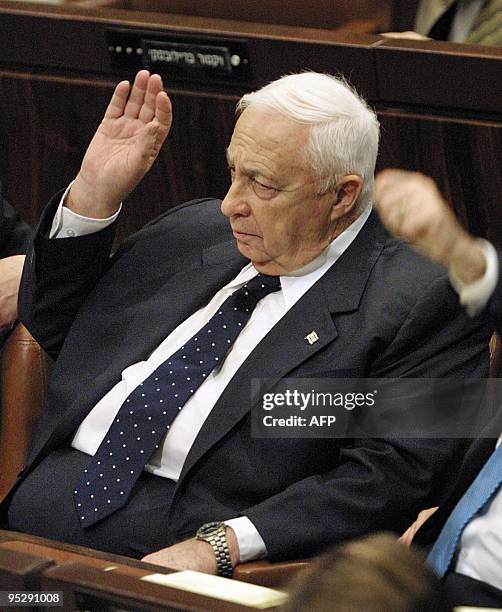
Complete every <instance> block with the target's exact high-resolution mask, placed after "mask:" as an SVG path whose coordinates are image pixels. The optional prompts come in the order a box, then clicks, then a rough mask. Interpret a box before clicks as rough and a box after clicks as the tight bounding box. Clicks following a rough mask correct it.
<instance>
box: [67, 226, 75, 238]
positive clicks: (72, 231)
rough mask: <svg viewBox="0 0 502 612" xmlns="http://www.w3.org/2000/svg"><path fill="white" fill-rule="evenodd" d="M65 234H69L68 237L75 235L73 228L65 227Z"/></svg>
mask: <svg viewBox="0 0 502 612" xmlns="http://www.w3.org/2000/svg"><path fill="white" fill-rule="evenodd" d="M66 235H67V236H69V237H70V238H73V237H74V236H75V230H72V229H71V228H70V229H67V230H66Z"/></svg>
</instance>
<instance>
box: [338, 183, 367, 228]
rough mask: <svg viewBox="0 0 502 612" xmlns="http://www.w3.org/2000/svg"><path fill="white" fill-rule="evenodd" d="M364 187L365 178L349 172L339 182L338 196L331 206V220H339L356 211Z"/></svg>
mask: <svg viewBox="0 0 502 612" xmlns="http://www.w3.org/2000/svg"><path fill="white" fill-rule="evenodd" d="M362 189H363V179H362V177H361V176H359V175H358V174H347V175H345V176H344V177H343V178H342V179H341V180H340V181H339V183H338V185H337V189H336V192H335V193H334V194H333V195H335V196H336V197H335V198H334V199H333V204H332V207H331V220H332V221H339V220H340V219H342V218H346V217H348V216H350V214H351V213H353V212H354V209H355V207H356V204H357V201H358V199H359V196H360V195H361V191H362Z"/></svg>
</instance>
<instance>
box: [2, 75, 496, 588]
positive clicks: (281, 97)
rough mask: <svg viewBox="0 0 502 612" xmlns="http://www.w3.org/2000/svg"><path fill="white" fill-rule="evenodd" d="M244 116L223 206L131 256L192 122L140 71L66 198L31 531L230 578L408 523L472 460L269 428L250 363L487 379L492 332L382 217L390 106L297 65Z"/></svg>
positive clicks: (19, 511)
mask: <svg viewBox="0 0 502 612" xmlns="http://www.w3.org/2000/svg"><path fill="white" fill-rule="evenodd" d="M238 111H239V118H238V121H237V124H236V127H235V130H234V133H233V136H232V139H231V142H230V145H229V147H228V151H227V157H228V164H229V168H230V174H231V179H232V184H231V187H230V189H229V191H228V193H227V195H226V197H225V199H224V200H223V202H219V201H215V200H212V199H203V200H196V201H193V202H189V203H187V204H184V205H182V206H180V207H178V208H176V209H173V210H170V211H168V212H167V213H165V214H164V215H163V216H161V217H160V218H159V219H157V220H155V221H153V222H152V223H150V224H148V225H147V226H146V227H145V228H143V229H142V230H141V231H140V232H138V233H137V234H136V235H135V236H132V237H131V238H129V239H128V240H126V241H125V242H124V244H122V245H121V247H120V248H119V249H118V250H117V252H116V253H115V254H114V255H113V256H112V257H111V258H109V252H110V248H111V245H112V240H113V235H114V226H115V217H116V215H117V209H118V208H119V206H120V203H121V201H123V200H124V199H125V198H126V196H127V194H128V193H129V192H130V191H131V189H133V188H134V186H135V185H136V184H137V182H138V181H139V180H140V179H141V178H142V176H143V175H144V173H145V172H146V171H147V170H148V169H149V167H150V166H151V164H152V163H153V161H154V159H155V157H156V155H157V154H158V151H159V149H160V147H161V145H162V142H163V141H164V139H165V137H166V136H167V133H168V131H169V127H170V123H171V107H170V103H169V99H168V97H167V95H166V94H165V92H164V91H163V88H162V81H161V79H160V77H159V76H158V75H150V74H149V73H148V72H147V71H141V72H139V73H138V75H137V76H136V79H135V82H134V85H133V86H132V88H131V86H130V85H129V83H127V82H122V83H120V84H119V85H118V86H117V88H116V90H115V93H114V95H113V97H112V100H111V102H110V105H109V107H108V109H107V111H106V114H105V117H104V120H103V122H102V123H101V125H100V127H99V129H98V131H97V133H96V135H95V137H94V139H93V141H92V143H91V145H90V146H89V149H88V151H87V153H86V155H85V158H84V160H83V163H82V167H81V170H80V172H79V174H78V176H77V178H76V180H75V182H74V183H73V184H72V185H71V187H70V188H69V189H68V190H67V192H65V193H64V194H62V195H61V194H59V195H58V196H56V197H55V199H54V200H53V202H52V203H51V204H50V205H49V207H48V209H47V211H46V212H45V214H44V216H43V218H42V221H41V224H40V227H39V230H38V234H37V236H36V238H35V245H34V252H33V254H32V255H31V256H30V266H29V268H28V269H27V271H26V274H25V281H24V287H23V293H22V299H21V313H22V317H23V320H24V321H25V323H26V324H27V325H28V327H29V328H30V330H31V331H32V333H33V334H34V335H35V337H36V338H37V339H38V340H39V341H40V342H41V343H42V345H43V346H44V347H45V348H46V350H47V351H48V352H49V353H50V354H51V355H53V356H54V357H56V358H57V361H56V365H55V368H54V372H53V376H52V380H51V383H50V387H49V390H48V393H47V401H46V406H45V410H44V413H43V416H42V418H41V421H40V423H39V426H38V431H37V434H36V436H35V440H34V444H33V447H32V449H31V453H30V456H29V459H28V462H27V465H26V467H25V469H24V470H23V471H22V472H21V474H20V476H19V481H18V483H17V486H16V487H15V488H14V489H13V491H12V492H11V494H10V496H9V498H8V499H7V500H6V501H5V502H4V504H3V509H4V510H8V521H9V526H10V527H11V528H12V529H18V530H22V531H28V532H32V533H36V534H39V535H43V536H47V537H52V538H57V539H62V540H66V541H68V542H73V543H77V544H83V545H87V546H92V547H96V548H102V549H105V550H110V551H114V552H117V553H122V554H127V555H132V556H136V557H144V558H146V559H147V560H149V561H151V562H154V563H158V564H161V565H167V566H170V567H179V568H191V569H198V570H201V571H206V572H218V573H219V574H221V575H225V576H228V575H231V572H232V567H233V566H234V565H235V564H236V563H237V562H239V561H240V562H243V561H247V560H251V559H257V558H262V557H268V558H270V559H272V560H274V559H286V558H294V557H298V556H299V555H310V554H314V553H316V552H317V551H319V550H321V549H322V548H324V547H325V546H327V545H329V544H331V543H334V542H338V541H341V540H344V539H347V538H351V537H354V536H357V535H360V534H363V533H366V532H369V531H372V530H376V529H396V530H399V529H401V528H404V526H405V525H406V522H407V521H408V520H410V518H411V516H412V515H413V512H414V511H415V510H416V509H417V508H420V507H424V504H427V503H429V505H430V504H431V503H432V502H433V501H435V500H436V499H437V494H438V490H439V488H440V486H441V483H442V482H443V480H444V479H445V478H446V477H447V476H448V474H449V473H451V469H452V465H456V462H457V461H458V459H459V457H460V455H461V453H462V450H463V446H462V443H461V442H459V441H456V440H453V439H450V440H442V441H438V440H432V439H427V438H423V439H396V438H389V439H385V440H384V439H369V438H357V439H353V438H352V439H307V438H305V439H301V438H299V439H283V438H280V439H279V438H278V439H274V440H267V439H261V438H258V437H253V436H252V435H251V417H252V415H253V413H255V412H256V411H259V409H260V406H259V398H256V399H254V400H253V399H252V397H251V388H250V387H251V380H252V379H267V382H268V384H270V385H272V386H271V388H272V390H273V385H274V382H276V381H280V380H281V379H284V378H285V377H289V376H290V377H297V378H306V377H316V378H327V379H329V378H333V377H359V378H362V377H401V376H406V377H444V376H452V377H456V376H459V377H465V376H477V375H483V374H484V373H485V371H486V362H487V343H488V335H489V334H488V330H487V329H486V328H485V326H484V325H482V324H478V323H474V322H472V321H471V320H470V319H469V317H468V316H467V315H465V314H464V313H463V311H462V309H461V308H459V306H458V303H457V300H456V296H455V294H454V292H453V291H451V289H450V288H449V283H448V278H447V276H446V275H445V273H444V272H443V270H442V269H441V268H440V267H439V266H437V265H435V264H432V263H430V262H428V261H427V260H425V259H423V258H422V257H421V256H419V255H417V254H416V253H415V252H414V251H413V250H412V249H410V248H408V247H406V246H404V245H402V244H401V243H399V242H398V241H396V240H394V239H392V238H390V237H389V235H388V234H387V233H386V231H385V230H384V228H383V227H382V225H381V224H380V223H379V221H378V218H377V217H376V215H375V214H374V213H372V211H371V192H372V185H373V171H374V166H375V159H376V153H377V148H378V122H377V120H376V117H375V115H374V113H373V112H372V111H371V110H370V109H369V108H368V107H367V106H366V104H365V103H364V101H362V100H361V99H360V98H359V97H358V96H357V95H356V94H355V93H354V92H353V91H352V90H351V89H350V88H349V87H348V86H347V85H346V84H345V83H343V82H342V81H340V80H338V79H335V78H334V77H330V76H328V75H320V74H314V73H305V74H300V75H290V76H288V77H284V78H283V79H279V80H278V81H275V82H273V83H271V84H270V85H268V86H266V87H264V88H263V89H261V90H259V91H257V92H254V93H252V94H248V95H246V96H244V97H243V98H242V99H241V101H240V103H239V105H238ZM222 213H223V214H222ZM207 521H210V523H207ZM196 534H197V535H196ZM195 535H196V537H194V536H195ZM145 555H146V557H145Z"/></svg>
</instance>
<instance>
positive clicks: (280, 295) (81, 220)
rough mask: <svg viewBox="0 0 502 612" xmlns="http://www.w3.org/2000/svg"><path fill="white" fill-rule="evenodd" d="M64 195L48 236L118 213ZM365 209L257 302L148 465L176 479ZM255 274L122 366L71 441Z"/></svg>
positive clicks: (87, 438) (258, 547) (253, 551)
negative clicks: (86, 208) (73, 203)
mask: <svg viewBox="0 0 502 612" xmlns="http://www.w3.org/2000/svg"><path fill="white" fill-rule="evenodd" d="M65 195H66V192H65V194H64V195H63V198H62V201H61V205H60V207H59V209H58V211H57V212H56V215H55V217H54V220H53V225H52V230H51V234H50V236H51V238H68V237H70V238H71V237H73V236H79V235H84V234H89V233H92V232H95V231H97V230H98V229H102V228H104V227H106V226H107V225H108V224H110V223H111V222H113V220H114V219H115V218H116V217H117V215H118V213H117V214H116V215H114V216H113V217H110V218H109V219H106V220H97V219H88V218H86V217H81V216H80V215H77V214H76V213H74V212H72V211H70V210H69V209H67V208H65V207H63V206H62V202H63V200H64V197H65ZM370 212H371V206H369V207H368V208H367V209H366V210H365V211H364V212H363V213H362V214H361V215H360V217H359V218H358V219H357V220H356V221H355V222H354V223H353V224H352V225H351V226H350V227H349V228H347V229H346V230H345V231H344V232H343V233H342V234H340V236H338V237H337V238H336V239H335V240H334V241H333V242H332V243H331V244H330V245H329V247H328V248H327V249H326V250H325V251H324V252H323V253H322V254H321V255H319V257H317V258H316V259H315V260H314V261H312V262H310V263H309V264H307V265H306V266H304V267H303V268H302V269H301V270H298V271H296V272H294V273H292V274H290V275H288V276H281V290H280V291H277V292H275V293H272V294H269V295H267V296H266V297H265V298H263V299H262V300H260V302H258V304H257V306H256V308H255V309H254V310H253V313H252V315H251V317H250V319H249V321H248V323H247V324H246V325H245V327H244V328H243V330H242V331H241V333H240V334H239V336H238V337H237V339H236V340H235V342H234V344H233V345H232V348H231V350H230V351H229V353H228V354H227V356H226V358H225V361H224V362H223V364H222V365H221V367H220V368H218V369H215V370H213V372H212V373H211V374H210V375H209V376H208V377H207V378H206V379H205V380H204V382H203V383H202V385H201V386H200V387H199V388H198V389H197V390H196V392H195V393H194V394H193V395H192V396H191V397H190V399H189V400H188V401H187V402H186V403H185V406H184V407H183V410H182V411H181V412H180V413H179V414H178V416H177V417H176V419H175V421H174V422H173V424H172V425H171V427H170V429H169V432H168V433H167V434H166V436H165V437H164V439H163V441H162V443H161V445H160V447H159V449H158V450H157V451H156V452H155V453H154V455H152V457H151V459H150V461H149V462H148V464H147V465H146V467H145V470H147V471H148V472H151V473H152V474H155V475H157V476H161V477H164V478H170V479H171V480H174V481H177V480H178V478H179V476H180V473H181V470H182V468H183V464H184V462H185V459H186V457H187V455H188V453H189V451H190V448H191V447H192V444H193V442H194V440H195V438H196V437H197V434H198V433H199V431H200V429H201V427H202V425H203V423H204V421H205V419H206V418H207V416H208V414H209V413H210V412H211V410H212V409H213V407H214V405H215V404H216V402H217V401H218V398H219V397H220V395H221V394H222V392H223V391H224V389H225V388H226V386H227V385H228V383H229V382H230V380H231V379H232V377H233V376H234V374H235V373H236V372H237V370H238V369H239V367H240V366H241V365H242V363H243V362H244V361H245V359H246V358H247V357H248V356H249V355H250V354H251V352H252V351H253V349H254V348H255V347H256V346H257V345H258V343H259V342H260V341H261V340H262V339H263V338H264V337H265V336H266V334H267V333H268V332H269V331H270V329H271V328H272V327H273V326H274V325H275V324H276V323H277V322H278V321H279V320H280V319H281V318H282V317H283V316H284V315H285V314H286V313H287V312H288V310H289V309H290V308H291V307H292V306H293V305H294V304H295V303H296V302H297V301H298V300H299V299H300V298H301V297H302V296H303V295H304V294H305V293H306V292H307V291H308V289H310V287H311V286H312V285H313V284H314V283H315V282H316V281H317V280H319V279H320V278H321V277H322V276H323V275H324V274H325V273H326V272H327V271H328V270H329V268H330V267H331V266H332V265H333V264H334V263H335V261H336V260H337V259H338V258H339V257H340V256H341V255H342V253H343V252H344V251H345V250H346V249H347V248H348V247H349V245H350V244H351V243H352V241H353V240H354V239H355V237H356V236H357V234H358V233H359V231H360V230H361V228H362V227H363V225H364V223H365V222H366V220H367V219H368V216H369V214H370ZM257 273H258V272H257V270H256V269H255V268H254V267H253V265H252V264H251V263H250V264H248V265H246V266H245V267H244V268H243V269H242V270H241V271H240V272H239V274H238V275H237V276H236V277H235V278H234V279H233V280H232V281H230V283H228V284H227V285H226V286H225V287H223V288H222V289H220V290H219V291H218V292H217V293H216V294H215V296H214V297H213V298H212V300H211V301H210V302H209V303H208V304H207V305H206V306H204V307H203V308H201V309H199V310H198V311H196V312H195V313H194V314H193V315H191V316H190V317H189V318H188V319H186V320H185V321H184V322H183V323H182V324H181V325H179V326H178V327H177V328H176V329H174V330H173V331H172V332H171V333H170V334H169V335H168V336H167V338H165V340H164V341H163V342H162V343H161V344H160V345H159V346H158V347H157V348H156V349H155V350H154V351H153V352H152V353H151V354H150V355H149V356H147V357H145V360H144V361H140V362H138V363H134V364H131V365H130V366H129V367H128V368H126V369H125V370H124V371H123V372H122V378H121V380H120V381H119V382H117V384H116V385H115V386H114V387H113V388H112V389H110V391H109V392H108V393H107V394H106V395H105V396H104V397H103V398H102V399H101V400H100V401H99V402H98V403H97V404H96V406H95V407H94V408H93V409H92V410H91V412H90V413H89V414H88V416H87V417H86V418H85V419H84V420H83V421H82V423H81V424H80V426H79V428H78V429H77V431H76V434H75V436H74V438H73V440H72V446H73V447H74V448H75V449H77V450H79V451H82V452H84V453H87V454H89V455H94V454H95V453H96V450H97V449H98V447H99V445H100V444H101V441H102V440H103V438H104V437H105V434H106V432H107V431H108V429H109V427H110V425H111V424H112V422H113V419H114V418H115V415H116V413H117V412H118V410H119V408H120V406H121V405H122V403H123V402H124V401H125V399H126V398H127V396H128V395H129V394H130V393H131V392H132V391H133V389H135V388H136V387H137V386H138V385H139V384H140V383H141V382H143V381H144V380H145V379H146V378H147V377H148V376H149V375H150V374H151V373H152V372H153V371H154V370H155V369H156V368H157V367H158V366H159V365H160V364H161V363H163V362H164V361H165V360H166V359H167V358H168V357H170V356H171V355H172V354H173V353H175V352H176V351H177V350H178V349H179V348H180V347H181V346H182V345H183V344H184V343H186V342H187V341H188V340H189V339H190V338H191V337H192V336H193V335H195V333H196V332H197V331H198V330H199V329H201V328H202V327H203V326H204V325H205V324H206V323H207V322H208V321H209V319H210V318H211V317H212V316H213V314H215V312H216V311H217V310H218V308H219V307H220V305H221V304H222V303H223V302H224V301H225V299H226V298H227V297H228V296H229V295H230V294H231V293H232V292H233V291H235V290H236V289H238V288H239V287H241V286H242V285H243V284H244V283H246V282H247V281H249V280H250V279H251V278H253V277H254V276H256V274H257ZM225 522H226V524H227V525H229V526H230V527H232V529H233V530H234V532H235V534H236V537H237V541H238V543H239V552H240V558H241V561H243V562H245V561H251V560H253V559H259V558H262V557H264V556H266V552H267V551H266V547H265V543H264V542H263V539H262V538H261V536H260V535H259V533H258V531H257V530H256V528H255V527H254V525H253V524H252V523H251V521H250V520H249V519H248V518H247V517H238V518H233V519H230V520H227V521H225Z"/></svg>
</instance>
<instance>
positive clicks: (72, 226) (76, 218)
mask: <svg viewBox="0 0 502 612" xmlns="http://www.w3.org/2000/svg"><path fill="white" fill-rule="evenodd" d="M72 185H73V181H72V182H71V183H70V184H69V185H68V187H67V188H66V190H65V192H64V193H63V196H62V198H61V201H60V202H59V206H58V209H57V211H56V214H55V215H54V219H53V221H52V227H51V231H50V233H49V238H75V236H86V235H87V234H94V233H95V232H99V231H100V230H103V229H105V227H108V226H109V225H111V224H112V223H113V222H114V221H115V220H116V219H117V217H118V216H119V214H120V211H121V210H122V204H121V205H120V208H119V209H118V211H117V212H116V213H115V214H114V215H112V216H111V217H108V218H107V219H93V218H92V217H84V216H82V215H79V214H78V213H76V212H73V211H72V210H70V209H69V208H66V206H64V201H65V198H66V195H67V193H68V191H70V187H71V186H72Z"/></svg>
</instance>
